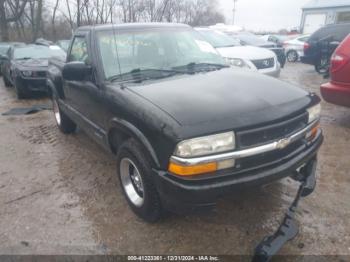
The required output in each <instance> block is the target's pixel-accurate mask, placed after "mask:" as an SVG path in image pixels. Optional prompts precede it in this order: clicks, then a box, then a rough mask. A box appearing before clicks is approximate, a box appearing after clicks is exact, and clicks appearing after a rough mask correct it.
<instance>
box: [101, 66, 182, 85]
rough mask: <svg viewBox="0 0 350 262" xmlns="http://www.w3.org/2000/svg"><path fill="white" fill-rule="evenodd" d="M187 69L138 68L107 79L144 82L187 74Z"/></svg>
mask: <svg viewBox="0 0 350 262" xmlns="http://www.w3.org/2000/svg"><path fill="white" fill-rule="evenodd" d="M187 73H188V72H187V71H181V70H175V69H152V68H150V69H141V68H136V69H133V70H131V71H130V72H127V73H123V74H119V75H113V76H111V77H109V78H108V79H107V80H108V81H111V82H114V81H117V80H120V81H123V82H124V81H135V82H142V81H145V80H149V79H161V78H165V77H170V76H173V75H176V74H187Z"/></svg>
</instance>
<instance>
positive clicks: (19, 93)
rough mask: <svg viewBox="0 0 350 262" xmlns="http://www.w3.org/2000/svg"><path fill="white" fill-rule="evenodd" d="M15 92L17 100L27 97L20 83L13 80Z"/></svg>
mask: <svg viewBox="0 0 350 262" xmlns="http://www.w3.org/2000/svg"><path fill="white" fill-rule="evenodd" d="M15 90H16V94H17V98H18V99H24V98H27V97H28V93H27V91H26V90H24V87H23V85H22V83H20V82H19V81H18V80H17V79H15Z"/></svg>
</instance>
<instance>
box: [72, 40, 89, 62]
mask: <svg viewBox="0 0 350 262" xmlns="http://www.w3.org/2000/svg"><path fill="white" fill-rule="evenodd" d="M88 58H89V55H88V48H87V40H86V37H85V36H75V37H74V39H73V44H72V48H71V51H70V54H69V57H68V62H84V63H86V62H87V61H88Z"/></svg>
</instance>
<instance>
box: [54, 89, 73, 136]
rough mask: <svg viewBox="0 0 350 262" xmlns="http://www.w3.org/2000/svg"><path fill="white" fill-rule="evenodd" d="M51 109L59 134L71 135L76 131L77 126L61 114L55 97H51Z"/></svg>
mask: <svg viewBox="0 0 350 262" xmlns="http://www.w3.org/2000/svg"><path fill="white" fill-rule="evenodd" d="M52 108H53V113H54V116H55V120H56V124H57V126H58V128H59V129H60V130H61V132H62V133H64V134H70V133H73V132H74V131H75V130H76V128H77V125H76V124H75V123H74V122H73V121H72V120H71V119H70V118H69V117H68V116H67V115H66V114H65V113H63V112H62V110H61V109H60V106H59V104H58V98H57V97H56V96H55V95H53V96H52Z"/></svg>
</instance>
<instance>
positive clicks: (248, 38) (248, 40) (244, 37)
mask: <svg viewBox="0 0 350 262" xmlns="http://www.w3.org/2000/svg"><path fill="white" fill-rule="evenodd" d="M228 34H229V35H231V36H232V37H235V38H238V39H239V40H240V42H241V44H242V45H251V46H256V47H262V48H267V49H270V50H271V51H273V52H274V53H275V54H276V55H277V59H278V62H279V63H280V65H281V67H282V68H283V67H284V65H285V63H286V55H285V53H284V49H283V48H282V47H278V46H277V45H276V44H275V43H272V42H267V41H265V40H264V39H261V38H260V37H258V36H257V35H254V34H252V33H250V32H231V33H228Z"/></svg>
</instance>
